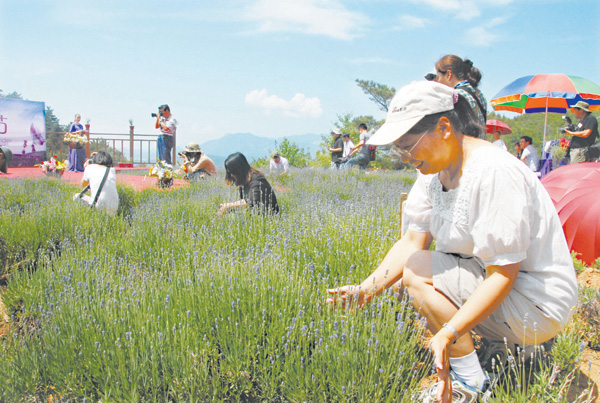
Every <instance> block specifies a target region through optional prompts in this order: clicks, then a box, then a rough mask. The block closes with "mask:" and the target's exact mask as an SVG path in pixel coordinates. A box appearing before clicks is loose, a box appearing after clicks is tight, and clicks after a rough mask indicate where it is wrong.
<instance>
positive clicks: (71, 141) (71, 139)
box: [63, 131, 88, 148]
mask: <svg viewBox="0 0 600 403" xmlns="http://www.w3.org/2000/svg"><path fill="white" fill-rule="evenodd" d="M63 142H64V143H65V144H68V145H69V148H83V146H84V145H85V144H86V143H87V142H88V139H87V137H86V136H84V135H83V132H82V131H78V132H68V133H65V136H64V137H63Z"/></svg>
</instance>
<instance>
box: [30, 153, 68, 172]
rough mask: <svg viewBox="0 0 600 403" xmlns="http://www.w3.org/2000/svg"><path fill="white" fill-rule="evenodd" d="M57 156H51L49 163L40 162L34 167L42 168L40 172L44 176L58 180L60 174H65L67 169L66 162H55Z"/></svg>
mask: <svg viewBox="0 0 600 403" xmlns="http://www.w3.org/2000/svg"><path fill="white" fill-rule="evenodd" d="M57 158H58V157H57V156H56V155H53V156H52V157H51V158H50V161H42V162H41V163H39V164H36V165H35V166H36V167H42V172H43V173H45V174H46V176H50V177H54V178H60V177H61V176H62V174H64V173H65V170H66V169H67V161H63V162H60V161H57Z"/></svg>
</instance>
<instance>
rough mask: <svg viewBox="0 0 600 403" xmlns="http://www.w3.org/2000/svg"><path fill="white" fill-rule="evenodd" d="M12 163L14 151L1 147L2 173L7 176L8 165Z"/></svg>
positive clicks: (0, 162) (0, 167)
mask: <svg viewBox="0 0 600 403" xmlns="http://www.w3.org/2000/svg"><path fill="white" fill-rule="evenodd" d="M11 161H12V151H11V150H10V148H8V147H6V146H1V147H0V172H1V173H3V174H5V173H6V171H7V170H8V164H10V162H11Z"/></svg>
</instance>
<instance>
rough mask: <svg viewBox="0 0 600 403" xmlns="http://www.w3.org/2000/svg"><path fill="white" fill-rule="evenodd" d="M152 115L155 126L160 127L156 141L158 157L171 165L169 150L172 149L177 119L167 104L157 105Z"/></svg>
mask: <svg viewBox="0 0 600 403" xmlns="http://www.w3.org/2000/svg"><path fill="white" fill-rule="evenodd" d="M152 117H153V118H156V125H155V127H156V128H157V129H160V133H161V135H160V136H159V137H158V140H157V141H156V145H157V148H158V159H159V160H161V161H165V162H166V163H167V164H171V165H172V164H173V162H172V161H173V160H172V158H171V150H172V149H173V137H174V136H175V133H176V132H177V120H175V118H174V117H173V115H172V114H171V109H170V108H169V105H166V104H165V105H161V106H159V107H158V114H156V113H153V114H152Z"/></svg>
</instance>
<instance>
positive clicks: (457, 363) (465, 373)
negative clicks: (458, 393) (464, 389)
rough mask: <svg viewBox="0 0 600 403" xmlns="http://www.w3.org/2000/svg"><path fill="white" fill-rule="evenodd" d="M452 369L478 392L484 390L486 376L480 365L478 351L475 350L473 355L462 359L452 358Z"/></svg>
mask: <svg viewBox="0 0 600 403" xmlns="http://www.w3.org/2000/svg"><path fill="white" fill-rule="evenodd" d="M450 367H451V368H452V369H453V370H454V372H456V375H458V376H460V377H461V378H462V379H463V380H464V381H465V383H466V384H467V385H469V386H471V387H472V388H475V389H477V390H481V389H482V388H483V383H484V382H485V374H484V373H483V369H482V368H481V364H479V358H477V351H475V350H473V352H472V353H470V354H467V355H464V356H462V357H450Z"/></svg>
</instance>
